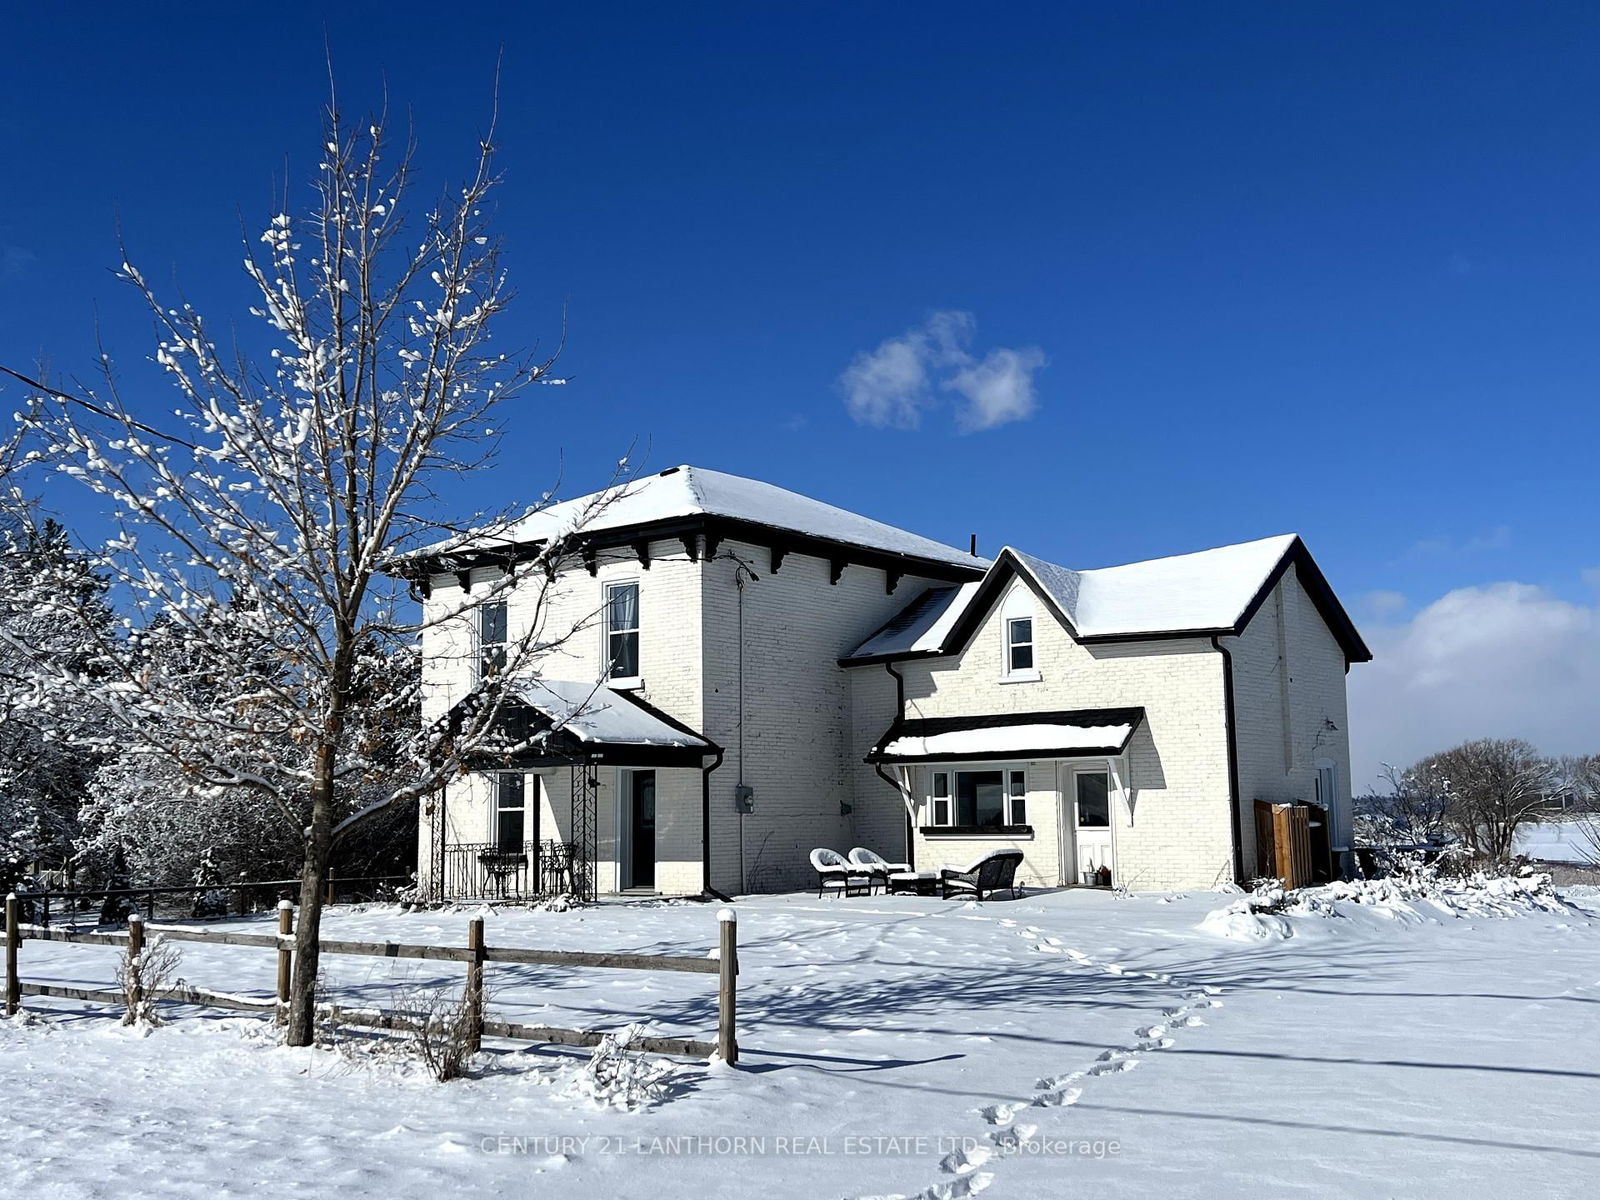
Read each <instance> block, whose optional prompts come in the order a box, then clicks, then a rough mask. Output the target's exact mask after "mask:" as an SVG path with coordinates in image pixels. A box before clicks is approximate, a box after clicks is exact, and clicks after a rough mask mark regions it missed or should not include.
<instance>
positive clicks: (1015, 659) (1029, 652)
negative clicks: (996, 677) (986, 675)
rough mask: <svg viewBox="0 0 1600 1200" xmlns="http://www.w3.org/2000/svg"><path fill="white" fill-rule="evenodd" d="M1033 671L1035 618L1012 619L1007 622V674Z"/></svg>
mask: <svg viewBox="0 0 1600 1200" xmlns="http://www.w3.org/2000/svg"><path fill="white" fill-rule="evenodd" d="M1031 670H1033V618H1032V617H1012V618H1011V619H1010V620H1009V621H1007V622H1006V674H1007V675H1016V674H1017V673H1019V672H1021V671H1031Z"/></svg>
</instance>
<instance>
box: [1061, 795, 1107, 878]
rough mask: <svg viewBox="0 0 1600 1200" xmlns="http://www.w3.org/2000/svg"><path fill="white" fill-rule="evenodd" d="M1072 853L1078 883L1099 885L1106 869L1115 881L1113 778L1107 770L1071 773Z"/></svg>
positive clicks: (1069, 798)
mask: <svg viewBox="0 0 1600 1200" xmlns="http://www.w3.org/2000/svg"><path fill="white" fill-rule="evenodd" d="M1068 800H1069V803H1070V804H1071V805H1072V853H1073V865H1074V867H1075V869H1076V874H1075V875H1074V877H1073V882H1075V883H1089V884H1092V883H1097V882H1099V880H1098V879H1097V878H1096V874H1097V872H1098V871H1099V870H1100V868H1101V867H1105V868H1106V869H1107V870H1108V871H1110V872H1111V878H1112V881H1113V882H1115V880H1116V870H1117V868H1116V866H1115V864H1114V863H1113V862H1112V846H1111V776H1110V775H1109V774H1108V773H1107V772H1105V771H1074V772H1072V790H1071V793H1070V794H1069V796H1068Z"/></svg>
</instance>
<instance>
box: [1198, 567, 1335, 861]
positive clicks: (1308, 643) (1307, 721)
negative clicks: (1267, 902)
mask: <svg viewBox="0 0 1600 1200" xmlns="http://www.w3.org/2000/svg"><path fill="white" fill-rule="evenodd" d="M1223 645H1225V646H1227V647H1228V648H1229V650H1230V651H1231V653H1232V654H1233V664H1234V711H1235V716H1236V720H1237V722H1238V726H1239V732H1238V747H1239V794H1240V800H1241V802H1242V804H1243V808H1244V821H1243V825H1244V861H1245V870H1246V873H1247V874H1254V872H1255V869H1256V846H1255V818H1254V802H1255V801H1256V800H1267V801H1271V802H1273V803H1283V802H1285V801H1289V800H1306V801H1314V800H1315V799H1316V765H1315V764H1316V762H1317V760H1318V759H1329V760H1331V761H1332V762H1333V763H1334V764H1335V765H1336V766H1337V768H1338V773H1339V797H1338V800H1339V803H1338V806H1337V809H1336V811H1335V813H1334V818H1333V819H1334V845H1335V846H1342V845H1346V844H1347V841H1346V839H1347V838H1348V836H1349V830H1350V732H1349V730H1350V722H1349V714H1348V712H1347V710H1346V707H1345V658H1344V651H1343V649H1342V648H1341V647H1340V646H1339V643H1338V641H1337V640H1336V639H1335V638H1334V636H1333V634H1332V632H1331V631H1330V630H1329V629H1328V626H1327V624H1326V622H1324V621H1323V619H1322V615H1321V614H1320V613H1319V612H1318V611H1317V607H1316V605H1315V603H1313V602H1312V600H1311V597H1310V596H1308V595H1307V594H1306V591H1305V588H1304V587H1303V586H1302V585H1301V583H1300V580H1299V577H1298V576H1297V575H1296V573H1295V570H1294V568H1293V567H1291V568H1290V569H1289V570H1288V571H1287V572H1285V573H1284V577H1283V579H1282V580H1281V581H1280V582H1279V584H1278V586H1277V587H1276V588H1275V589H1274V590H1273V593H1272V595H1270V596H1268V597H1267V599H1266V601H1265V602H1264V603H1263V604H1262V606H1261V609H1260V610H1259V611H1258V612H1257V613H1256V615H1255V617H1254V618H1252V620H1251V621H1250V624H1249V625H1248V626H1247V627H1246V628H1245V630H1244V632H1243V633H1242V634H1241V635H1240V636H1239V637H1237V638H1224V639H1223ZM1286 717H1287V726H1286V724H1285V718H1286ZM1330 726H1332V727H1333V728H1330Z"/></svg>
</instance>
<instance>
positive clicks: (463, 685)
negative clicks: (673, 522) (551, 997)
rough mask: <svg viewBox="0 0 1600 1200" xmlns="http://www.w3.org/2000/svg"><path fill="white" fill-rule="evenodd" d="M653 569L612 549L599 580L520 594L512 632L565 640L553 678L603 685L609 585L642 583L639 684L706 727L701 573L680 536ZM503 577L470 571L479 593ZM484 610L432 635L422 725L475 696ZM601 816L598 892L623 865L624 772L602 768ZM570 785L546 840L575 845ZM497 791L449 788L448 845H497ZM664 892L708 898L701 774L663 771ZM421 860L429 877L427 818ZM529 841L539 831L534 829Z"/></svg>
mask: <svg viewBox="0 0 1600 1200" xmlns="http://www.w3.org/2000/svg"><path fill="white" fill-rule="evenodd" d="M650 553H651V565H650V567H649V569H648V570H646V569H644V568H643V567H641V565H640V564H639V562H638V559H637V557H636V556H635V555H634V553H633V552H632V550H631V549H629V550H615V551H610V552H604V553H602V554H601V555H600V556H599V559H598V562H597V569H596V574H595V575H594V576H592V577H591V576H590V574H589V573H588V571H587V570H586V569H585V568H583V567H582V566H574V567H572V568H571V569H569V570H567V571H565V572H563V573H562V574H561V575H560V576H559V577H558V578H557V579H556V580H555V582H554V583H552V584H551V585H550V586H549V587H548V588H541V586H540V583H541V582H542V581H537V580H536V581H530V582H526V583H523V584H521V585H519V586H518V587H517V588H515V589H513V590H512V591H511V592H510V593H509V594H508V595H507V624H508V635H509V636H510V637H511V638H513V639H515V638H519V637H521V636H522V635H523V634H524V633H525V632H526V631H527V630H528V629H529V628H530V626H533V625H535V624H537V627H538V635H537V636H538V637H539V638H541V639H544V640H549V641H553V642H560V643H561V644H560V645H559V646H558V647H556V648H555V649H553V650H552V651H551V652H550V653H549V654H548V655H547V656H545V658H544V659H543V661H542V662H541V664H540V670H541V671H542V672H543V673H544V674H545V675H546V676H548V677H550V678H553V679H574V680H583V681H588V680H594V679H599V678H600V677H601V675H602V674H603V669H602V668H603V665H604V661H605V651H604V628H603V622H602V620H601V607H602V604H603V602H604V596H605V587H606V585H607V584H608V583H615V582H620V581H624V580H637V581H638V583H639V621H640V637H639V648H640V677H641V679H642V680H643V686H642V687H641V688H640V689H639V693H638V694H639V695H640V696H641V697H642V698H643V699H645V700H647V701H649V702H650V703H651V704H653V705H655V706H656V707H657V708H659V709H661V710H662V711H663V712H666V713H668V714H670V715H671V716H673V717H675V718H677V719H678V720H680V721H683V722H685V723H686V724H689V725H691V726H694V727H697V728H698V727H699V724H700V718H701V690H700V684H701V670H700V659H701V648H700V637H701V631H702V627H701V624H700V622H698V621H696V620H695V619H694V616H693V614H694V613H695V612H696V611H697V610H698V609H699V606H700V591H701V581H702V567H701V565H700V564H698V563H692V562H690V561H689V557H688V555H687V553H686V552H685V550H684V548H683V545H682V543H681V542H679V541H678V540H677V539H676V538H672V539H663V540H660V541H656V542H652V543H651V546H650ZM495 575H496V570H495V569H494V568H485V569H479V570H476V571H474V572H473V574H472V578H471V582H472V584H473V586H474V588H477V587H480V586H481V585H482V584H484V583H486V582H487V581H488V580H489V579H491V578H493V577H494V576H495ZM433 584H434V590H433V594H432V596H431V597H430V598H429V600H428V601H427V608H426V611H427V613H428V615H429V617H430V618H434V617H436V616H437V615H438V614H441V613H445V612H448V611H450V610H451V609H452V608H455V607H457V606H458V605H460V603H461V602H462V594H461V589H460V585H459V584H458V583H457V582H456V580H455V578H454V576H450V575H439V576H435V577H434V580H433ZM475 621H476V614H475V613H468V614H466V615H464V616H463V617H461V618H459V619H458V620H455V621H452V622H449V623H446V624H444V625H441V626H439V627H437V628H430V629H429V630H428V631H427V632H426V633H425V634H424V637H423V654H424V659H423V688H424V691H423V717H424V719H425V720H426V719H432V718H433V717H435V716H437V715H439V714H440V713H443V712H445V711H447V710H448V708H449V707H450V705H452V704H455V703H456V702H458V701H459V700H461V699H462V698H463V697H464V696H466V694H467V693H468V692H469V691H470V690H471V688H472V686H473V682H474V680H475V672H476V652H475V645H476V639H475V637H474V633H473V630H474V622H475ZM598 777H599V780H600V788H599V799H598V805H597V816H598V818H599V821H598V824H599V847H598V849H599V853H600V856H601V859H602V865H601V868H600V875H599V886H600V887H601V889H602V890H612V889H615V888H616V887H617V886H618V874H617V869H616V864H615V855H616V847H617V819H618V814H619V805H618V792H617V770H616V768H613V767H603V768H600V769H599V771H598ZM570 787H571V784H570V778H569V776H568V774H567V773H566V772H565V771H562V772H560V773H558V774H557V775H555V776H553V777H551V778H549V779H548V780H546V790H547V793H548V794H547V796H546V798H545V801H544V803H545V809H544V810H543V811H544V815H543V817H542V819H541V829H540V837H541V838H542V839H545V840H551V839H558V838H559V839H561V840H568V839H570V838H571V807H570ZM491 795H492V793H491V791H490V789H489V788H488V787H487V786H485V784H484V781H482V780H481V779H478V778H475V777H471V776H468V777H464V778H462V779H459V780H457V781H455V782H454V783H452V784H451V785H450V786H449V788H448V789H447V805H448V806H447V813H448V815H449V820H450V822H451V825H452V833H451V836H450V841H452V842H482V841H488V840H490V839H491V838H492V836H493V833H492V829H493V826H492V816H491V814H492V801H491ZM656 812H657V826H656V888H657V890H658V891H661V892H665V893H671V894H687V893H691V892H698V891H699V890H700V875H701V871H700V772H699V771H698V770H696V769H673V770H661V771H657V773H656ZM422 825H423V828H422V832H421V844H420V846H419V855H420V857H419V862H420V863H421V864H422V871H423V873H424V874H426V872H427V870H428V867H429V864H430V862H431V860H430V858H429V849H430V845H429V831H428V828H427V818H426V814H424V817H423V821H422ZM528 828H529V831H530V835H531V831H532V823H531V819H530V822H529V826H528Z"/></svg>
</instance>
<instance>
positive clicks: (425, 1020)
mask: <svg viewBox="0 0 1600 1200" xmlns="http://www.w3.org/2000/svg"><path fill="white" fill-rule="evenodd" d="M400 1005H401V1007H402V1009H403V1010H404V1011H405V1014H406V1015H405V1017H404V1019H403V1021H402V1022H401V1023H400V1024H399V1025H398V1027H399V1028H400V1029H402V1030H403V1031H404V1033H405V1035H406V1037H407V1039H408V1045H409V1047H410V1050H411V1052H412V1053H413V1054H414V1055H415V1056H416V1057H417V1059H418V1060H419V1061H420V1062H421V1063H422V1065H423V1066H424V1067H426V1068H427V1071H428V1074H430V1075H432V1076H433V1078H434V1079H436V1080H438V1081H439V1082H440V1083H449V1082H450V1081H451V1080H452V1079H460V1078H461V1077H462V1076H463V1075H465V1074H466V1073H467V1065H468V1063H469V1062H470V1061H471V1059H472V1054H473V1040H474V1039H473V1033H474V1030H473V1024H474V1019H475V1017H474V1012H473V1007H472V1004H471V1002H470V1001H469V999H468V997H467V992H466V989H465V988H450V987H435V988H414V989H412V990H410V991H408V992H407V993H405V995H403V996H402V997H401V1000H400Z"/></svg>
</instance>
